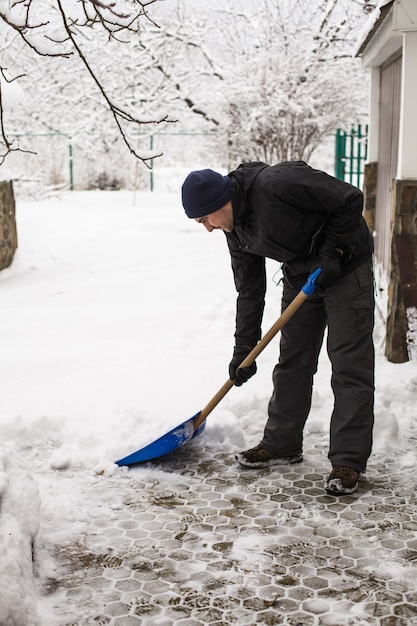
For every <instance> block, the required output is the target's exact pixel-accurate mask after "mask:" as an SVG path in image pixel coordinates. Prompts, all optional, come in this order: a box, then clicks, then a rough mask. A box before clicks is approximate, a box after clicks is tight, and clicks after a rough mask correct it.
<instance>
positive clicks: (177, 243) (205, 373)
mask: <svg viewBox="0 0 417 626" xmlns="http://www.w3.org/2000/svg"><path fill="white" fill-rule="evenodd" d="M17 223H18V235H19V249H18V251H17V254H16V256H15V260H14V262H13V265H12V266H11V267H10V268H8V269H6V270H4V271H3V272H1V273H0V293H1V297H0V345H1V358H0V380H1V388H0V406H1V417H0V555H1V558H0V624H1V625H2V626H5V625H8V626H9V625H10V626H34V625H38V624H39V625H41V626H52V625H53V626H55V625H57V624H61V623H63V622H62V621H59V618H58V617H57V616H56V615H55V614H54V613H53V611H52V609H51V606H50V605H48V604H47V603H46V601H44V599H43V598H42V597H41V596H42V593H41V591H40V590H41V588H42V581H45V580H46V579H52V578H53V575H55V577H56V576H57V575H58V574H57V564H56V562H55V561H54V555H53V554H52V553H51V550H50V546H51V545H54V544H56V545H58V544H62V542H63V541H64V540H67V541H69V540H70V539H71V538H73V537H76V536H77V533H79V532H80V529H81V528H82V527H83V525H85V523H86V516H87V511H86V510H85V500H86V491H85V485H87V484H89V490H88V509H89V510H88V516H89V518H90V519H91V518H94V516H95V514H96V513H97V512H99V511H100V509H101V508H102V506H103V502H104V501H106V502H107V503H109V502H110V506H112V507H113V511H114V515H115V516H117V511H118V502H119V500H120V497H121V495H120V494H121V490H123V488H124V487H123V485H125V484H126V473H127V472H129V471H130V470H127V469H126V468H119V467H117V466H116V465H115V464H114V461H115V460H116V459H118V458H120V457H122V456H124V455H125V454H128V453H130V452H133V451H134V450H135V449H137V448H140V447H142V446H143V445H145V444H147V443H149V442H150V441H152V440H153V439H155V438H157V437H159V436H160V435H161V434H163V433H165V432H166V431H167V430H169V429H170V428H172V427H173V426H176V425H177V424H179V423H181V422H182V421H184V420H185V419H187V418H189V417H191V416H193V415H194V414H195V413H196V412H197V411H198V410H200V409H201V408H202V407H203V406H205V405H206V403H207V402H208V400H209V399H210V398H211V397H212V396H213V395H214V393H215V392H216V391H217V389H218V388H220V386H221V385H222V384H223V383H224V381H225V380H226V378H227V366H228V362H229V360H230V356H231V352H232V347H233V330H234V305H235V292H234V286H233V280H232V275H231V270H230V261H229V258H228V252H227V248H226V244H225V241H224V236H223V235H222V234H221V233H218V232H214V233H212V234H210V235H209V234H208V233H207V232H206V231H205V230H204V229H203V228H202V227H201V226H198V225H197V224H195V223H194V222H192V221H190V220H187V219H186V218H185V217H184V214H183V210H182V207H181V204H180V196H179V194H168V193H167V194H162V193H153V194H152V193H135V194H133V192H125V191H120V192H72V193H65V194H63V195H60V196H59V197H56V198H51V199H47V200H43V201H38V202H35V201H30V202H29V201H23V200H22V201H18V202H17ZM278 270H279V267H278V265H277V264H274V263H270V264H268V274H269V279H268V302H267V307H266V312H265V317H264V331H265V330H267V329H268V328H269V326H270V325H271V324H272V323H273V321H274V320H275V319H276V317H278V315H279V308H280V291H281V290H280V287H279V285H276V283H277V281H278V279H279V273H277V272H278ZM383 337H384V332H383V326H382V322H381V319H380V317H378V318H377V325H376V330H375V339H376V347H377V372H376V374H377V378H376V380H377V383H376V384H377V389H376V426H375V446H374V458H376V459H383V458H384V457H385V456H390V457H392V456H394V457H396V458H397V463H398V472H399V474H401V473H402V472H403V473H404V477H405V484H406V478H407V477H408V478H409V477H411V476H413V475H414V474H415V469H416V461H417V450H416V447H415V428H416V426H415V422H416V420H415V417H416V410H417V409H416V406H417V371H416V365H415V362H414V361H412V362H409V363H405V364H400V365H398V364H397V365H395V364H392V363H388V362H387V361H386V359H385V358H384V356H383ZM276 355H277V341H275V342H273V343H272V344H271V345H270V346H268V347H267V349H266V350H265V352H264V353H263V354H262V355H261V356H260V358H259V359H258V373H257V375H256V376H255V377H254V378H253V379H252V380H251V381H250V382H249V383H248V384H247V385H245V386H244V387H242V388H240V389H232V390H231V391H230V393H229V394H228V395H227V396H226V398H225V399H224V400H223V401H222V402H221V404H220V405H219V406H218V407H217V408H216V409H215V410H214V411H213V413H212V414H211V415H210V416H209V418H208V420H207V428H206V431H205V433H204V434H203V435H202V436H201V437H200V438H199V441H200V442H201V445H202V446H204V442H206V443H207V444H209V445H210V446H212V447H215V448H217V449H219V450H221V451H222V452H224V453H226V454H228V453H230V456H231V457H233V453H234V452H235V451H236V450H239V449H241V448H242V447H245V446H246V445H250V444H255V443H257V440H258V439H259V437H260V434H261V432H262V429H263V425H264V412H265V409H266V404H267V400H268V397H269V395H270V392H271V371H272V367H273V363H274V361H275V358H276ZM331 406H332V397H331V390H330V386H329V364H328V361H327V357H326V355H325V353H323V354H322V357H321V362H320V369H319V372H318V374H317V376H316V384H315V391H314V398H313V410H312V413H311V416H310V418H309V421H308V425H307V432H311V433H319V434H320V433H322V435H323V438H324V440H325V438H326V436H327V432H328V422H329V415H330V411H331ZM248 411H249V413H248ZM242 414H245V418H244V419H243V420H242V419H240V418H241V416H242ZM253 415H256V419H253ZM134 471H137V472H141V471H142V472H144V474H142V476H146V480H148V481H149V482H152V480H153V473H154V478H155V482H159V481H161V472H162V471H161V468H158V467H155V469H152V466H147V467H146V469H143V470H140V469H139V470H134ZM408 478H407V480H408ZM83 479H85V480H83ZM166 480H167V483H169V485H170V486H171V487H172V486H173V485H175V481H176V480H178V481H181V483H184V476H181V477H179V476H178V478H176V475H175V472H174V473H173V472H170V473H169V474H167V475H166ZM106 481H107V482H106ZM35 537H36V542H35V547H36V558H35V571H34V572H32V552H31V551H32V541H33V539H35ZM46 545H48V546H49V548H48V549H46ZM239 545H241V544H239V543H237V544H236V546H235V548H234V549H235V551H236V550H238V549H239ZM58 573H59V572H58ZM83 623H84V622H83ZM155 623H157V622H155ZM164 623H165V622H164ZM358 623H359V622H358Z"/></svg>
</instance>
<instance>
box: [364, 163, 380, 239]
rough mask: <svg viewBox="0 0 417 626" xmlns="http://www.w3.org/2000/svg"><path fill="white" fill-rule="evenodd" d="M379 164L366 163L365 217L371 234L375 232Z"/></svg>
mask: <svg viewBox="0 0 417 626" xmlns="http://www.w3.org/2000/svg"><path fill="white" fill-rule="evenodd" d="M377 177H378V163H366V164H365V171H364V180H363V197H364V211H363V216H364V218H365V220H366V223H367V224H368V226H369V229H370V231H371V232H373V231H374V230H375V207H376V183H377Z"/></svg>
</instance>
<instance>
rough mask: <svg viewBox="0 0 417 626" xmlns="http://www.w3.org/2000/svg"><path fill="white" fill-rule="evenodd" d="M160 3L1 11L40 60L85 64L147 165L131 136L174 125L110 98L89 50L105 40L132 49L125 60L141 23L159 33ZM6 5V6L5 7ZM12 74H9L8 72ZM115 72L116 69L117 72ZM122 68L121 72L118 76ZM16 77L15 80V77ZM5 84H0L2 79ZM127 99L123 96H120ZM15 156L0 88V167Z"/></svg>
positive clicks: (29, 0) (39, 0) (14, 2)
mask: <svg viewBox="0 0 417 626" xmlns="http://www.w3.org/2000/svg"><path fill="white" fill-rule="evenodd" d="M158 1H159V0H79V1H75V0H11V1H10V3H6V4H7V6H2V7H1V8H0V25H1V23H3V26H4V25H6V26H7V27H8V30H11V31H13V32H14V33H15V35H16V37H18V38H20V39H21V41H22V42H23V44H24V46H25V47H27V48H29V49H30V50H31V51H32V52H33V53H35V55H37V56H40V57H48V58H61V59H64V60H65V59H69V58H70V57H73V56H76V57H78V58H79V60H81V62H82V64H83V66H84V68H85V69H86V71H87V75H88V76H89V78H90V80H91V81H92V83H93V84H94V85H95V87H96V88H97V89H98V92H99V95H100V97H101V99H102V102H104V104H105V106H106V107H107V109H108V110H109V111H110V113H111V116H112V117H113V120H114V122H115V124H116V127H117V129H118V132H119V133H120V135H121V136H122V138H123V141H124V143H125V144H126V146H127V148H128V149H129V151H130V152H131V153H132V154H133V155H134V156H135V157H136V158H137V159H139V160H140V161H142V162H143V163H145V164H147V162H148V161H149V160H150V159H151V158H155V157H156V156H159V155H157V154H154V155H152V156H147V157H142V156H141V155H140V154H139V152H138V151H137V150H136V149H135V148H134V146H133V145H132V143H131V140H130V139H129V131H130V130H131V129H134V130H136V131H138V132H139V131H140V129H141V127H142V125H150V124H160V123H162V122H170V121H172V120H169V119H168V115H164V114H162V115H161V114H158V115H155V116H154V117H151V116H149V115H148V114H147V115H146V116H143V118H142V117H141V116H140V115H138V114H137V113H136V112H132V111H129V110H128V108H127V107H124V106H123V105H122V104H120V102H118V98H117V97H115V96H114V95H111V89H110V87H109V85H108V83H107V82H106V77H103V75H102V76H100V73H99V71H98V70H99V69H100V68H99V67H98V69H96V67H97V64H96V66H94V62H93V61H92V60H91V59H90V58H89V54H88V52H86V50H85V47H84V44H87V46H86V47H87V49H91V47H90V48H88V43H89V42H90V41H91V40H92V39H93V38H94V39H98V40H100V38H101V39H103V36H104V38H105V39H104V44H105V43H106V39H107V44H109V43H110V42H113V45H117V46H123V45H128V46H130V49H129V50H128V51H127V53H128V54H127V55H126V58H128V57H129V54H130V53H131V48H132V45H135V44H136V45H137V44H138V42H139V33H140V23H141V22H142V20H143V19H144V20H145V21H146V22H147V23H149V24H151V25H152V26H154V27H158V26H157V24H156V22H155V21H154V20H153V19H152V18H151V16H150V14H149V11H148V9H149V6H150V5H152V4H155V3H156V2H158ZM3 5H4V3H3ZM7 69H8V68H7ZM113 69H114V68H113ZM118 69H119V68H116V72H115V73H117V70H118ZM5 71H6V68H5V67H0V73H1V74H0V76H1V77H2V78H3V81H6V82H11V81H13V80H17V78H21V75H19V76H17V75H15V76H13V74H11V73H10V70H9V72H8V74H9V78H8V79H6V75H5ZM10 76H11V77H10ZM0 80H1V79H0ZM121 99H122V96H121ZM13 150H19V148H13V144H12V141H11V140H10V139H9V138H8V133H7V130H6V123H5V115H4V99H3V98H2V92H1V84H0V164H1V163H2V162H3V161H4V159H5V158H6V156H7V155H8V154H9V153H10V152H12V151H13Z"/></svg>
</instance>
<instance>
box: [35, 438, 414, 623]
mask: <svg viewBox="0 0 417 626" xmlns="http://www.w3.org/2000/svg"><path fill="white" fill-rule="evenodd" d="M308 440H309V441H308V443H307V444H306V450H305V455H304V461H303V463H300V464H299V465H297V466H296V467H288V466H275V467H273V468H266V469H262V470H258V471H255V470H244V469H242V468H240V467H239V466H238V465H237V464H236V463H235V462H234V460H233V459H230V458H229V457H228V456H226V455H224V454H223V453H222V452H218V451H217V450H211V449H210V446H209V445H208V444H204V445H203V444H198V440H197V441H196V442H195V443H194V442H191V443H190V444H187V446H184V447H183V448H182V449H180V450H178V451H176V452H174V453H173V454H172V455H170V456H168V457H165V458H164V460H158V461H156V462H155V463H154V464H149V465H148V464H147V465H148V467H151V468H153V469H158V471H157V472H155V479H153V480H149V473H148V472H146V471H145V472H142V471H141V468H140V467H138V468H137V469H135V468H132V469H131V470H129V471H127V472H124V473H123V474H122V475H121V476H118V475H117V474H116V475H115V476H113V477H112V479H111V480H109V481H108V484H107V485H106V484H105V483H104V482H103V483H102V489H103V490H105V489H107V490H108V494H109V500H110V501H113V502H114V500H112V498H111V493H112V489H113V490H114V494H117V502H116V503H115V504H114V507H113V509H110V510H106V507H103V513H102V515H101V516H99V517H98V518H97V519H95V520H93V521H92V522H91V524H90V527H89V530H85V529H84V530H83V535H82V537H81V536H80V539H79V541H78V542H75V543H74V545H68V544H65V545H63V546H61V547H60V546H56V547H55V553H56V555H57V556H56V560H57V567H58V568H59V577H58V576H57V581H56V582H54V585H53V586H51V588H50V589H49V595H50V597H51V598H52V599H53V600H54V602H55V605H56V606H58V605H59V603H60V602H64V603H65V605H66V608H67V610H68V612H69V613H71V614H72V615H73V617H72V618H71V621H68V624H63V625H62V626H70V624H71V625H72V624H83V625H84V624H86V623H88V624H90V623H91V624H102V625H104V624H105V625H106V626H136V624H138V625H139V624H140V625H141V626H229V625H230V624H231V625H233V624H235V625H237V626H254V625H258V624H260V625H263V624H264V625H269V624H271V625H273V624H283V625H286V626H356V624H358V625H360V626H411V625H414V624H415V625H417V576H415V564H416V561H417V540H416V535H415V532H416V530H417V500H416V497H415V495H414V490H413V489H409V490H407V492H406V493H403V492H402V486H401V483H400V482H399V473H398V471H397V469H398V468H396V465H395V464H396V460H395V459H392V460H391V461H390V460H389V459H388V460H384V467H383V469H381V467H380V466H379V465H378V461H377V460H376V461H374V462H373V465H372V467H371V469H370V471H369V475H368V477H367V479H365V480H363V481H362V482H361V484H360V487H359V489H358V491H357V492H355V494H352V495H351V496H345V497H341V498H339V499H337V498H334V497H333V496H329V495H327V494H325V493H324V489H323V485H324V481H325V478H326V476H327V475H328V472H329V465H328V460H327V458H326V454H327V449H326V445H327V444H326V442H323V440H322V438H321V436H320V435H318V434H317V435H314V434H309V435H308ZM390 463H391V465H390ZM390 467H392V471H391V472H390ZM164 473H165V474H166V475H167V476H169V475H175V477H177V480H172V478H171V479H170V480H169V481H164ZM381 476H383V477H382V478H380V477H381ZM104 480H105V479H103V481H104ZM91 488H92V489H93V488H94V489H95V490H96V489H97V482H95V483H94V484H92V485H91ZM86 491H87V489H86ZM410 491H411V492H413V493H411V494H409V492H410ZM87 495H88V494H87ZM86 497H87V496H86ZM46 589H47V586H46V585H45V590H46ZM45 592H46V591H45ZM91 611H93V616H92V618H91V619H90V618H87V617H86V616H87V615H89V616H91V614H92V613H91Z"/></svg>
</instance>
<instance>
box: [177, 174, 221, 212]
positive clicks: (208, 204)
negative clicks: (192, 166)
mask: <svg viewBox="0 0 417 626" xmlns="http://www.w3.org/2000/svg"><path fill="white" fill-rule="evenodd" d="M230 186H231V180H230V178H229V177H228V176H222V175H221V174H219V173H218V172H214V171H213V170H196V171H194V172H191V173H190V174H188V176H187V178H186V179H185V181H184V183H183V186H182V205H183V207H184V210H185V212H186V214H187V215H188V217H190V218H194V217H203V216H204V215H209V214H210V213H214V211H218V210H219V209H221V208H222V207H223V206H224V205H225V204H227V203H228V202H229V200H230V199H231V197H232V195H231V192H230Z"/></svg>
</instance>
